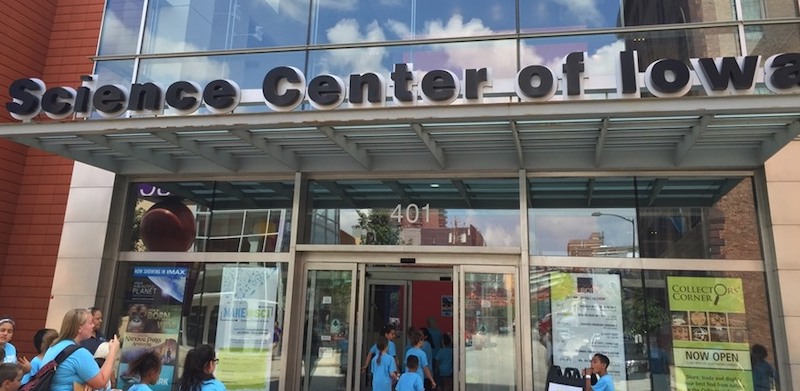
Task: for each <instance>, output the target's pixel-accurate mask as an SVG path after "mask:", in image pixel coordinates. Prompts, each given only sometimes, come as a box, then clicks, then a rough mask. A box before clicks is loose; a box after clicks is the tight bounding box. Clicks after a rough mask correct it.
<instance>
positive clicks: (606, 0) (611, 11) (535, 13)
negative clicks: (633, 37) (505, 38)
mask: <svg viewBox="0 0 800 391" xmlns="http://www.w3.org/2000/svg"><path fill="white" fill-rule="evenodd" d="M620 3H621V2H620V1H619V0H599V1H541V0H520V2H519V13H520V15H519V24H520V31H521V32H523V33H526V32H537V31H560V30H586V29H592V28H602V27H615V26H617V25H618V23H619V8H620Z"/></svg>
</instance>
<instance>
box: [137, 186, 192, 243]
mask: <svg viewBox="0 0 800 391" xmlns="http://www.w3.org/2000/svg"><path fill="white" fill-rule="evenodd" d="M139 237H141V238H142V241H143V242H144V245H145V247H147V249H148V250H149V251H187V250H189V249H190V248H192V244H193V243H194V238H195V224H194V215H193V214H192V211H191V210H189V208H188V207H186V205H184V204H183V202H181V200H180V199H179V198H177V197H170V198H167V199H166V200H164V201H161V202H159V203H157V204H155V205H153V206H152V207H151V208H150V209H149V210H148V211H147V212H146V213H145V214H144V216H142V222H141V224H140V225H139Z"/></svg>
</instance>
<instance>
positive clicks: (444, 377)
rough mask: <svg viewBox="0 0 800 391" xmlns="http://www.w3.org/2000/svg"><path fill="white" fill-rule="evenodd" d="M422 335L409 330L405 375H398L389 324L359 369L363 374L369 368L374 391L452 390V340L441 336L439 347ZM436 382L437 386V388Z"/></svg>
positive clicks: (404, 361)
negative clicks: (393, 386)
mask: <svg viewBox="0 0 800 391" xmlns="http://www.w3.org/2000/svg"><path fill="white" fill-rule="evenodd" d="M425 331H427V330H426V329H421V330H417V329H415V328H410V329H409V330H408V335H407V338H408V340H409V347H408V349H407V350H406V353H405V356H404V360H403V363H404V364H405V373H403V374H402V375H400V371H399V366H400V363H399V360H398V358H397V349H396V347H395V344H394V339H395V338H396V337H397V329H396V328H395V326H394V325H391V324H390V325H387V326H386V327H384V328H383V330H382V334H383V335H382V337H381V338H379V340H378V342H376V343H375V344H374V345H373V346H372V348H370V351H369V353H368V354H367V359H366V361H365V363H364V366H363V367H362V368H361V371H362V372H364V371H366V369H367V367H369V369H370V373H371V374H372V390H373V391H392V385H395V388H394V391H427V390H437V389H439V388H437V386H439V385H441V389H442V390H444V391H451V390H452V389H453V347H452V340H451V338H450V336H449V335H447V334H444V335H442V337H441V341H442V342H441V346H439V344H438V343H437V342H436V341H435V340H433V338H431V337H430V335H431V334H430V333H429V332H427V333H426V332H425ZM437 380H438V381H439V382H440V384H437Z"/></svg>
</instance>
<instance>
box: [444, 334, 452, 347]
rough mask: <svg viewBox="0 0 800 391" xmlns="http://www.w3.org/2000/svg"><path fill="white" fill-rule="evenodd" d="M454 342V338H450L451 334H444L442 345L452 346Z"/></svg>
mask: <svg viewBox="0 0 800 391" xmlns="http://www.w3.org/2000/svg"><path fill="white" fill-rule="evenodd" d="M451 343H453V340H452V339H451V338H450V334H443V335H442V345H443V346H450V344H451Z"/></svg>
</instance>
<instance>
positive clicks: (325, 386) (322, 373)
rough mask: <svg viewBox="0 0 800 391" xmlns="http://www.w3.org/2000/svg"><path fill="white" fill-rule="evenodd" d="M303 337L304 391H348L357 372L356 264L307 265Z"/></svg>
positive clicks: (302, 388) (302, 372)
mask: <svg viewBox="0 0 800 391" xmlns="http://www.w3.org/2000/svg"><path fill="white" fill-rule="evenodd" d="M305 275H306V278H305V280H306V300H305V303H306V304H305V317H304V321H303V334H302V338H303V340H302V364H301V366H302V369H301V375H302V381H301V390H303V391H329V390H347V389H349V388H348V385H352V384H353V379H354V376H356V373H357V372H355V371H354V368H358V366H355V365H354V364H353V357H352V349H351V348H350V347H351V346H354V345H353V339H354V332H355V322H354V320H355V315H354V314H355V300H353V299H352V298H354V297H356V287H357V286H356V285H357V284H356V283H355V281H357V279H356V267H355V264H342V265H337V264H324V265H315V264H309V265H308V266H307V267H306V269H305Z"/></svg>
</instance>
